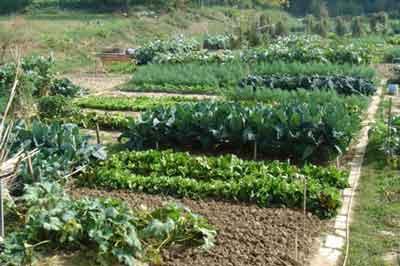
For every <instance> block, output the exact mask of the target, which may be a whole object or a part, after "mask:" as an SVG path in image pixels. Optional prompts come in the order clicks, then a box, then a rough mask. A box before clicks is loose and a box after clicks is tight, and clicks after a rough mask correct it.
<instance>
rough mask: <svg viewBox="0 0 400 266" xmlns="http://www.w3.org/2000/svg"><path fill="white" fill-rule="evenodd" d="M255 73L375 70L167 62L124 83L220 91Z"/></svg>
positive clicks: (364, 74) (363, 74)
mask: <svg viewBox="0 0 400 266" xmlns="http://www.w3.org/2000/svg"><path fill="white" fill-rule="evenodd" d="M249 74H254V75H272V74H287V75H345V76H351V77H359V78H364V79H366V80H373V79H374V77H375V72H374V70H372V69H371V68H369V67H365V66H351V65H346V64H345V65H329V64H304V65H302V64H299V63H291V64H286V63H281V62H278V63H271V64H267V63H262V62H256V63H249V64H248V63H245V62H241V61H234V62H228V63H225V64H217V63H214V64H201V63H187V64H165V65H157V64H152V65H146V66H143V67H140V68H139V69H138V70H137V71H136V72H135V74H134V76H133V78H132V80H131V81H130V82H129V83H128V84H127V85H125V86H124V89H125V90H130V91H165V92H183V93H185V92H187V93H189V92H192V93H218V92H219V91H220V89H221V88H230V87H236V86H237V85H238V83H239V82H240V80H242V79H244V78H245V77H246V76H248V75H249Z"/></svg>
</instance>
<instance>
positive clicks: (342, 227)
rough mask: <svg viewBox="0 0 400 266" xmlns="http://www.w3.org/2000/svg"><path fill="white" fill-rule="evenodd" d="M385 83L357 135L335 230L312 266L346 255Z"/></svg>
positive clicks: (323, 242) (327, 265)
mask: <svg viewBox="0 0 400 266" xmlns="http://www.w3.org/2000/svg"><path fill="white" fill-rule="evenodd" d="M384 84H385V81H384V80H383V81H382V84H381V86H380V87H379V88H378V92H377V94H376V95H375V96H373V97H372V101H371V103H370V105H369V107H368V110H367V117H366V118H365V120H364V121H363V122H362V129H361V131H360V133H359V134H358V136H357V139H358V140H359V141H358V143H357V145H356V146H355V148H354V152H355V155H354V157H353V159H352V161H351V163H350V164H349V165H350V167H351V168H350V174H349V185H350V187H349V188H346V189H344V190H343V191H342V207H341V208H340V210H339V212H338V215H337V216H336V217H335V219H334V226H333V229H334V232H332V233H329V234H327V235H324V236H323V237H321V239H320V246H319V250H318V252H317V254H316V255H315V256H314V257H313V258H312V260H311V262H310V265H312V266H337V265H338V263H339V260H340V259H341V257H342V255H344V251H345V248H346V242H347V241H348V239H347V238H348V237H349V235H348V231H347V227H348V225H349V224H350V223H351V215H352V211H353V208H352V204H351V202H352V199H353V197H354V196H355V194H356V190H357V187H358V183H359V179H360V177H361V168H362V164H363V161H364V156H365V153H366V149H367V145H368V132H369V131H370V129H371V127H372V124H374V123H375V114H376V112H377V111H378V108H379V103H380V100H381V96H382V93H383V86H384Z"/></svg>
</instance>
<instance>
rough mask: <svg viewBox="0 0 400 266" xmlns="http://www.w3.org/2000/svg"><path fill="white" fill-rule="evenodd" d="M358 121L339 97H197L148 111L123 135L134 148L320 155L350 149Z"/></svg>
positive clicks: (301, 158)
mask: <svg viewBox="0 0 400 266" xmlns="http://www.w3.org/2000/svg"><path fill="white" fill-rule="evenodd" d="M359 123H360V113H358V112H349V111H348V107H347V106H346V104H345V102H343V101H340V100H337V101H332V102H327V103H325V104H323V105H320V104H314V103H312V102H288V103H280V104H277V105H273V104H270V105H265V104H253V105H250V106H244V105H243V104H240V103H236V102H198V103H187V104H178V105H176V106H174V107H159V108H156V109H153V110H151V111H148V112H144V113H142V115H141V116H140V118H139V119H138V120H137V121H135V122H134V123H132V125H131V126H130V128H129V130H127V131H126V132H124V133H123V135H122V136H121V138H122V139H123V138H127V139H128V142H127V144H128V145H129V146H130V147H131V148H135V149H143V148H154V147H157V146H160V147H181V148H185V149H205V150H208V151H226V150H229V151H233V152H238V153H241V152H244V151H248V150H256V151H257V152H258V153H259V154H262V155H267V156H269V157H274V158H292V159H294V160H296V161H304V160H312V159H317V158H318V159H320V160H321V159H322V158H324V157H325V159H326V158H328V157H330V156H331V155H334V154H338V153H340V152H343V151H345V150H346V149H347V146H348V144H349V143H350V141H351V139H352V137H353V135H354V134H355V133H356V132H357V130H358V128H359Z"/></svg>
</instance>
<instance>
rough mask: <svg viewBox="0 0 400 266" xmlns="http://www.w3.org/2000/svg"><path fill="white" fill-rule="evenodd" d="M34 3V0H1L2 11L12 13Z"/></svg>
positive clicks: (0, 11)
mask: <svg viewBox="0 0 400 266" xmlns="http://www.w3.org/2000/svg"><path fill="white" fill-rule="evenodd" d="M31 3H32V0H0V13H1V14H5V13H10V12H13V11H18V10H21V9H23V8H25V7H27V6H28V5H29V4H31Z"/></svg>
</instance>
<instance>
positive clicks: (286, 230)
mask: <svg viewBox="0 0 400 266" xmlns="http://www.w3.org/2000/svg"><path fill="white" fill-rule="evenodd" d="M70 193H71V194H72V195H73V196H74V197H77V198H79V197H81V196H82V195H84V196H91V197H113V198H119V199H121V200H123V201H124V202H126V203H127V204H128V205H129V206H130V207H132V208H139V207H143V206H146V207H148V208H155V207H158V206H162V205H163V204H165V203H166V202H171V201H173V202H178V203H181V204H183V205H185V206H187V207H189V208H190V209H191V210H192V211H193V212H195V213H198V214H200V215H203V216H204V217H206V218H207V219H208V220H209V222H210V223H211V224H212V225H214V226H215V227H216V229H217V231H218V236H217V239H216V246H215V247H214V248H213V249H212V250H209V251H201V250H199V249H191V248H188V249H183V248H182V247H178V248H175V249H170V250H168V251H165V252H164V253H163V257H164V263H163V265H166V266H188V265H193V266H203V265H204V266H250V265H251V266H297V265H303V264H302V261H303V259H304V260H305V259H306V258H308V257H309V256H310V254H311V253H312V251H313V244H314V243H315V242H314V241H315V239H316V237H318V235H319V233H320V232H321V230H322V228H323V227H324V223H323V222H322V221H320V220H319V219H318V218H317V217H314V216H312V215H311V214H307V217H304V215H303V214H302V212H300V211H295V210H290V209H285V208H275V209H272V208H260V207H258V206H255V205H246V204H241V203H231V202H221V201H214V200H196V201H195V200H190V199H175V198H172V197H167V196H160V195H148V194H144V193H135V192H130V191H125V190H119V191H118V190H114V191H105V190H95V189H87V188H76V187H73V188H72V189H71V191H70ZM296 247H297V252H296ZM296 254H297V259H296ZM305 265H307V264H305Z"/></svg>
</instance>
